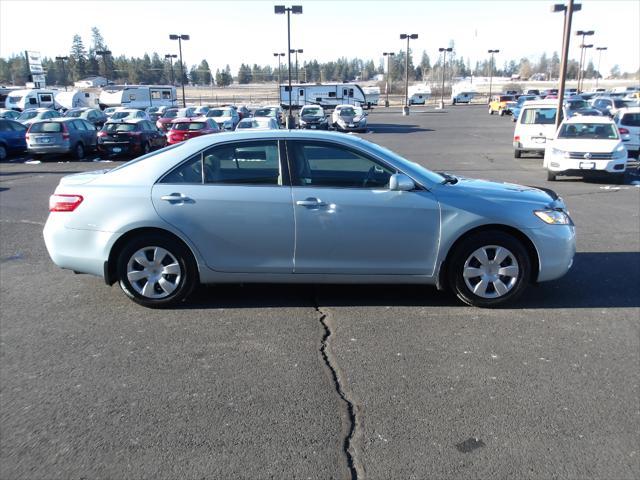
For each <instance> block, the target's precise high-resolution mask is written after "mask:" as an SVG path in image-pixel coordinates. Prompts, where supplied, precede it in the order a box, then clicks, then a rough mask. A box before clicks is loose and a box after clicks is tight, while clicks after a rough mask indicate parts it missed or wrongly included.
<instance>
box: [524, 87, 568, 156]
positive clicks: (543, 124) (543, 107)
mask: <svg viewBox="0 0 640 480" xmlns="http://www.w3.org/2000/svg"><path fill="white" fill-rule="evenodd" d="M557 111H558V101H557V100H548V99H545V100H529V101H527V102H524V104H523V105H522V110H521V112H520V116H519V117H518V120H517V121H516V128H515V130H514V132H513V149H514V157H515V158H520V157H521V156H522V153H523V152H526V153H537V154H544V149H545V147H546V143H547V140H548V139H549V140H550V139H552V138H553V136H554V134H555V133H556V112H557ZM560 115H561V119H562V118H564V113H560Z"/></svg>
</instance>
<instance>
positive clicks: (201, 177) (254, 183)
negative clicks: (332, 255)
mask: <svg viewBox="0 0 640 480" xmlns="http://www.w3.org/2000/svg"><path fill="white" fill-rule="evenodd" d="M287 176H288V174H287V173H286V171H283V169H281V166H280V161H279V149H278V142H277V141H275V140H274V141H238V142H234V143H229V144H223V145H218V146H214V147H211V148H209V149H208V150H205V151H204V152H202V153H200V154H197V155H195V156H194V157H192V158H191V159H189V160H188V161H186V162H184V163H182V164H181V165H179V166H178V167H176V168H175V169H174V170H173V171H171V172H169V173H168V174H167V175H165V177H164V178H162V179H161V180H160V181H159V182H158V183H157V184H156V185H154V187H153V191H152V200H153V205H154V206H155V208H156V210H157V212H158V214H159V215H160V217H162V218H163V219H164V220H165V221H167V222H168V223H170V224H171V225H173V226H174V227H175V228H177V229H178V230H180V231H181V232H183V234H184V235H185V236H186V237H187V238H189V239H190V240H191V241H192V242H193V243H194V244H195V246H196V248H197V249H198V251H199V252H200V254H201V256H202V257H203V258H204V260H205V262H206V264H207V266H208V267H209V268H211V269H213V270H216V271H220V272H238V273H242V272H245V273H291V272H292V271H293V248H294V227H293V222H294V219H293V207H292V202H291V187H290V186H288V185H286V183H288V180H284V181H283V178H286V177H287Z"/></svg>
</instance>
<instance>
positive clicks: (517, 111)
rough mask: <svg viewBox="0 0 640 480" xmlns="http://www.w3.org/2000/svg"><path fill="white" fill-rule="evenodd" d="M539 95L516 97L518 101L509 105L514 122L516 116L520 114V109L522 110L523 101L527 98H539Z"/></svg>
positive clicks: (516, 118) (516, 119)
mask: <svg viewBox="0 0 640 480" xmlns="http://www.w3.org/2000/svg"><path fill="white" fill-rule="evenodd" d="M539 99H540V97H539V96H537V95H520V96H519V97H518V101H517V102H516V104H515V105H514V106H513V107H511V120H512V121H514V122H517V121H518V117H519V116H520V110H522V105H524V102H526V101H527V100H539Z"/></svg>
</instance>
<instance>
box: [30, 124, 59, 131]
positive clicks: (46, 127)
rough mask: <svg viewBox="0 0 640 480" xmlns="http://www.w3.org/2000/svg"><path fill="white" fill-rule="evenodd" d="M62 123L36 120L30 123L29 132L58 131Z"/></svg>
mask: <svg viewBox="0 0 640 480" xmlns="http://www.w3.org/2000/svg"><path fill="white" fill-rule="evenodd" d="M60 132H62V123H60V122H38V123H34V124H33V125H31V129H30V130H29V133H60Z"/></svg>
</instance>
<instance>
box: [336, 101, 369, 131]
mask: <svg viewBox="0 0 640 480" xmlns="http://www.w3.org/2000/svg"><path fill="white" fill-rule="evenodd" d="M331 126H332V127H333V128H335V129H336V130H339V131H341V132H366V131H367V113H366V112H365V111H364V110H363V109H362V107H357V106H355V105H337V106H336V108H335V109H334V110H333V113H332V114H331Z"/></svg>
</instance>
